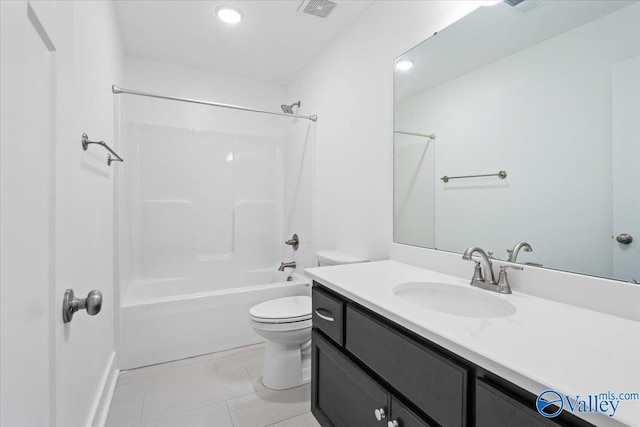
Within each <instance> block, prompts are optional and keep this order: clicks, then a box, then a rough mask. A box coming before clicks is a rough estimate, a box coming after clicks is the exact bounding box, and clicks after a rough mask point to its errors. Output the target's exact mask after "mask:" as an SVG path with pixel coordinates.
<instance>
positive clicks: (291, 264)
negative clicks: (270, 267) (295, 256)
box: [278, 261, 296, 271]
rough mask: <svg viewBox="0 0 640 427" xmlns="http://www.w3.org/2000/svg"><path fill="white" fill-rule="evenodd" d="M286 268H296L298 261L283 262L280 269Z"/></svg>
mask: <svg viewBox="0 0 640 427" xmlns="http://www.w3.org/2000/svg"><path fill="white" fill-rule="evenodd" d="M285 268H296V262H295V261H291V262H281V263H280V268H278V271H284V269H285Z"/></svg>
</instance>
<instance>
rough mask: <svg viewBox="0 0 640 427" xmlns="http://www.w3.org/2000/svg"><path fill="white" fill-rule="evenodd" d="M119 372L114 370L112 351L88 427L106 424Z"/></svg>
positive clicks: (101, 426) (113, 354)
mask: <svg viewBox="0 0 640 427" xmlns="http://www.w3.org/2000/svg"><path fill="white" fill-rule="evenodd" d="M119 372H120V370H119V369H118V368H116V352H115V351H114V352H112V353H111V357H109V361H108V362H107V365H106V367H105V371H104V374H103V375H102V380H101V381H100V388H99V390H100V391H99V393H98V395H97V396H96V399H95V402H94V403H93V408H92V410H91V416H90V417H89V424H88V427H104V426H105V424H106V423H107V415H109V407H110V406H111V399H112V398H113V392H114V391H115V389H116V382H117V381H118V373H119Z"/></svg>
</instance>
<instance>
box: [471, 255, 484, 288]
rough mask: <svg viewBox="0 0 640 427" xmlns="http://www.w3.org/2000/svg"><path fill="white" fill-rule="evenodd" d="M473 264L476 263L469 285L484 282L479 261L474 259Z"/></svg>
mask: <svg viewBox="0 0 640 427" xmlns="http://www.w3.org/2000/svg"><path fill="white" fill-rule="evenodd" d="M473 262H475V263H476V266H475V268H474V269H473V277H472V278H471V284H472V285H475V284H476V283H479V282H484V276H483V275H482V267H481V266H480V261H476V260H475V259H474V260H473Z"/></svg>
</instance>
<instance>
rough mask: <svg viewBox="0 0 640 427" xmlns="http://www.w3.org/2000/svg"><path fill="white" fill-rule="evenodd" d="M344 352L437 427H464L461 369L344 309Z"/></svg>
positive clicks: (464, 374)
mask: <svg viewBox="0 0 640 427" xmlns="http://www.w3.org/2000/svg"><path fill="white" fill-rule="evenodd" d="M346 318H347V320H346V323H347V334H346V348H347V350H349V352H351V353H352V354H353V355H354V356H356V357H357V358H358V359H360V360H361V361H362V362H363V363H364V364H365V365H367V366H368V367H370V368H371V369H372V370H373V371H374V372H376V373H377V374H378V375H380V377H382V379H384V380H385V381H386V382H387V383H389V384H391V386H392V387H393V388H394V389H396V390H398V391H399V392H400V393H401V394H402V395H403V396H405V397H406V398H407V399H408V400H410V401H411V402H413V403H414V404H415V405H416V406H418V407H419V408H421V409H422V410H424V412H426V413H427V414H429V416H430V417H431V418H433V419H434V420H435V421H436V422H437V423H438V424H440V425H441V426H443V427H462V426H464V425H466V405H467V399H466V396H467V370H466V369H465V368H463V367H461V366H458V365H457V364H455V363H453V362H451V361H449V360H447V359H446V358H444V357H442V356H440V355H439V354H436V353H435V352H433V351H432V350H430V349H428V348H426V347H425V346H424V345H422V344H420V343H417V342H415V341H414V340H411V339H410V338H409V337H407V336H405V335H402V334H399V333H398V332H397V331H395V330H393V329H392V328H390V327H389V326H387V325H385V324H383V323H382V322H379V321H377V320H374V319H372V318H371V317H370V316H368V315H367V314H366V313H364V312H362V311H360V310H358V309H356V308H353V307H351V306H348V307H347V316H346Z"/></svg>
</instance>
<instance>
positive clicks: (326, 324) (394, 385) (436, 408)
mask: <svg viewBox="0 0 640 427" xmlns="http://www.w3.org/2000/svg"><path fill="white" fill-rule="evenodd" d="M312 297H313V304H312V306H313V310H314V312H313V332H312V352H313V353H312V371H311V411H312V412H313V415H314V416H315V417H316V419H317V420H318V422H319V423H320V424H321V425H322V426H323V427H512V426H518V427H560V426H561V427H593V426H592V425H591V424H589V423H588V422H586V421H584V420H582V419H580V418H577V417H576V416H574V415H573V414H570V413H567V412H566V411H564V412H563V413H561V414H560V415H559V416H558V417H557V418H554V419H548V418H545V417H543V416H542V415H540V414H538V412H537V411H536V409H535V396H533V395H532V394H531V393H529V392H527V391H525V390H523V389H521V388H519V387H518V386H516V385H514V384H512V383H510V382H508V381H506V380H505V379H503V378H500V377H498V376H496V375H494V374H492V373H491V372H488V371H486V370H485V369H483V368H481V367H479V366H477V365H474V364H473V363H470V362H468V361H466V360H464V359H461V358H460V357H459V356H458V355H456V354H454V353H452V352H450V351H448V350H446V349H443V348H442V347H438V346H437V345H436V344H434V343H432V342H430V341H428V340H426V339H424V338H423V337H420V336H418V335H416V334H414V333H413V332H410V331H407V330H406V329H404V328H402V327H400V326H398V325H397V324H395V323H393V322H391V321H390V320H388V319H385V318H383V317H381V316H379V315H376V314H375V313H372V312H371V311H370V310H368V309H366V308H364V307H362V306H360V305H358V304H356V303H354V302H352V301H350V300H348V299H347V298H344V297H342V296H340V295H339V294H336V293H334V292H330V291H327V290H325V289H324V288H322V287H320V286H318V285H317V284H314V288H313V292H312ZM523 402H525V403H523Z"/></svg>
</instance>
